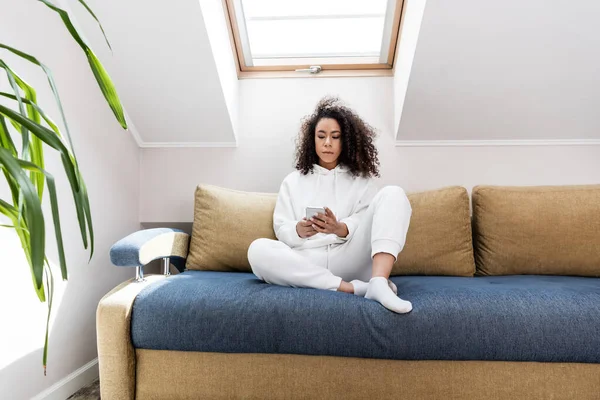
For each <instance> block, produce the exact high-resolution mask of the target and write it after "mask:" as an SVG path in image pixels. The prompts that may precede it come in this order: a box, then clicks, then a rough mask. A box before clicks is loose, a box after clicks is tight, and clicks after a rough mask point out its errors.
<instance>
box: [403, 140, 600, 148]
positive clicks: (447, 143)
mask: <svg viewBox="0 0 600 400" xmlns="http://www.w3.org/2000/svg"><path fill="white" fill-rule="evenodd" d="M597 145H600V139H515V140H396V147H457V146H465V147H467V146H597Z"/></svg>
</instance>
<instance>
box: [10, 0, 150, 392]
mask: <svg viewBox="0 0 600 400" xmlns="http://www.w3.org/2000/svg"><path fill="white" fill-rule="evenodd" d="M0 10H2V12H1V13H0V38H2V39H1V41H2V42H3V43H7V44H10V45H12V46H14V47H17V48H19V49H21V50H24V51H27V52H29V53H32V54H34V55H36V56H37V57H38V58H39V59H40V60H42V61H43V62H45V63H46V64H47V65H48V66H49V67H50V68H51V70H52V71H53V74H54V77H55V80H56V83H57V85H58V88H59V92H60V95H61V98H62V101H63V106H64V108H65V112H66V115H67V119H68V121H69V127H70V129H71V133H72V139H73V142H74V147H75V151H76V154H77V156H78V159H79V163H80V167H81V170H82V173H83V176H84V179H85V181H86V184H87V187H88V191H89V197H90V203H91V208H92V217H93V222H94V232H95V235H96V238H95V245H96V250H95V254H94V257H93V259H92V260H91V262H89V263H88V259H89V250H88V251H86V250H85V249H84V248H83V245H82V240H81V236H80V234H79V227H78V225H77V219H76V213H75V209H74V206H73V199H72V195H71V194H70V190H69V187H68V183H67V180H66V178H65V175H64V172H62V171H63V170H62V164H61V163H60V160H59V159H58V158H57V157H56V155H55V154H54V153H53V152H52V151H51V149H47V153H46V154H47V158H46V167H47V169H48V170H49V171H50V172H52V173H53V174H54V175H55V177H56V178H57V186H58V192H59V193H58V197H59V203H60V214H61V222H62V229H63V237H64V241H65V251H66V256H67V263H68V267H69V272H70V275H69V280H68V281H67V282H61V280H60V273H59V271H58V269H57V267H58V265H57V260H58V257H57V253H56V245H55V240H53V236H54V235H53V229H52V222H51V217H50V216H51V213H50V208H49V204H48V202H47V192H46V199H45V200H46V204H45V207H44V210H45V215H46V216H48V217H47V223H46V225H47V246H48V251H47V254H48V258H49V260H50V262H51V263H52V264H53V265H54V266H56V268H55V278H56V286H57V287H56V293H55V296H56V297H55V302H54V308H53V324H52V327H51V334H50V347H49V353H48V375H47V376H46V377H44V376H43V370H42V347H43V344H44V325H45V324H44V319H45V310H46V303H40V302H39V300H37V297H36V295H35V292H34V291H33V286H32V283H31V276H30V273H29V267H28V265H27V263H26V261H25V258H24V256H23V253H22V251H21V250H20V248H19V243H18V239H17V238H16V236H15V235H14V233H13V231H10V230H8V229H6V228H0V267H1V269H2V277H1V278H0V321H1V325H2V328H1V329H0V398H2V399H15V400H19V399H29V398H32V397H33V396H35V395H37V394H39V393H41V392H43V391H45V390H46V389H48V388H49V387H51V386H52V385H54V384H55V383H57V382H58V381H60V380H61V379H63V378H65V377H66V376H68V375H69V374H71V373H72V372H74V371H75V370H77V369H78V368H80V367H82V366H84V365H85V364H86V363H88V362H90V361H91V360H93V359H94V358H96V357H97V351H96V332H95V312H96V307H97V304H98V301H99V300H100V298H101V296H103V295H104V294H105V293H106V292H108V291H109V290H110V289H111V288H112V287H114V286H115V285H116V284H117V283H119V282H121V281H124V280H126V279H128V278H129V277H131V276H132V271H130V270H124V269H118V268H116V267H113V266H112V265H111V264H110V261H109V258H108V250H109V247H110V246H111V245H112V244H113V243H114V242H115V241H116V240H118V239H119V238H121V237H123V236H124V235H126V234H128V233H130V232H131V231H133V230H136V229H138V227H139V220H138V208H139V203H138V201H139V179H138V178H139V149H138V148H137V146H136V145H135V143H134V141H133V139H132V137H131V135H130V134H129V133H128V132H126V131H124V130H122V129H121V128H120V126H119V125H118V123H117V122H116V120H115V119H114V117H113V115H112V112H111V111H110V109H109V108H108V106H107V105H106V104H105V100H104V98H103V97H102V95H101V93H100V90H99V88H98V86H97V84H96V82H95V80H94V78H93V75H92V72H91V70H90V69H89V67H88V65H87V61H86V59H85V57H84V56H83V54H82V52H81V51H80V49H79V47H78V46H77V45H76V44H75V43H74V42H73V40H72V39H71V37H70V35H69V34H68V33H67V31H66V29H65V28H64V27H63V25H62V22H61V20H60V18H59V17H58V16H57V15H56V14H55V13H54V12H52V11H50V10H49V9H48V8H47V7H46V6H44V5H43V4H42V3H40V2H37V1H33V0H28V1H14V0H0ZM25 21H27V23H25ZM0 58H2V59H4V60H5V61H7V62H8V63H9V64H10V65H12V67H13V68H14V69H15V70H17V71H19V72H20V73H21V75H22V76H23V78H25V79H26V80H27V81H28V82H29V83H30V84H32V85H34V86H35V87H36V88H37V89H38V99H39V101H40V103H41V105H42V107H43V108H44V109H45V110H46V111H47V112H48V113H49V114H50V115H51V116H53V119H54V120H55V121H56V122H58V121H59V120H60V118H59V115H58V113H57V108H56V106H55V105H54V102H53V97H52V95H51V92H50V90H49V88H48V86H47V81H46V79H45V77H44V75H43V73H42V72H41V71H40V70H39V69H38V68H35V67H33V66H30V65H29V64H26V63H24V62H23V61H21V60H18V59H17V58H16V57H13V56H10V55H8V54H7V53H6V52H5V51H0ZM5 82H6V80H5V79H4V80H0V86H1V87H2V90H6V89H7V87H6V86H5ZM8 196H9V192H8V189H7V187H6V185H5V183H4V178H0V198H4V199H7V198H9V197H8ZM4 222H6V221H5V220H3V221H2V223H4ZM65 398H66V396H65Z"/></svg>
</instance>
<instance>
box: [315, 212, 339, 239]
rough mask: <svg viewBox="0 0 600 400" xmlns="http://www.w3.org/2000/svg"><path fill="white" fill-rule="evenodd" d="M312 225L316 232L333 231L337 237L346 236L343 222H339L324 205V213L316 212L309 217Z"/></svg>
mask: <svg viewBox="0 0 600 400" xmlns="http://www.w3.org/2000/svg"><path fill="white" fill-rule="evenodd" d="M310 222H312V224H313V225H312V227H313V229H314V230H315V231H316V232H320V233H335V234H336V235H337V236H339V237H346V236H348V227H347V226H346V224H345V223H343V222H339V221H338V220H337V218H336V217H335V214H333V211H331V210H330V209H329V208H328V207H325V214H321V213H318V214H317V215H315V216H314V217H312V218H311V219H310Z"/></svg>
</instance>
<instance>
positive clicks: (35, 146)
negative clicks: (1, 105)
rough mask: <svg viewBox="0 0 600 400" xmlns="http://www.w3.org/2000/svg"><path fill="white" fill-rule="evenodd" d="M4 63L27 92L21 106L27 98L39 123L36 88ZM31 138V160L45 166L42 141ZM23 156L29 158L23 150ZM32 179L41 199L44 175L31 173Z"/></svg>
mask: <svg viewBox="0 0 600 400" xmlns="http://www.w3.org/2000/svg"><path fill="white" fill-rule="evenodd" d="M2 64H3V68H4V69H5V70H6V73H7V74H8V75H11V76H12V78H13V79H14V81H16V83H17V85H18V86H19V87H20V88H21V89H22V90H23V92H24V93H25V99H22V98H21V97H17V100H18V101H19V106H21V105H22V103H23V102H24V101H25V100H28V101H27V102H26V104H27V107H26V108H27V115H28V116H29V119H31V120H32V121H34V122H36V123H38V124H39V123H40V114H39V113H38V111H37V109H36V107H34V106H33V104H35V103H36V102H37V94H36V92H35V89H34V88H33V87H32V86H31V85H29V84H28V83H27V82H25V81H24V80H23V79H22V78H21V77H20V76H19V75H17V74H16V73H15V71H13V70H12V69H11V68H10V67H9V66H8V65H6V63H2V60H0V67H2ZM21 114H22V112H21ZM21 127H22V128H23V129H26V128H24V127H23V126H22V125H21ZM29 140H30V142H31V153H30V157H31V161H32V162H34V163H35V164H36V165H38V166H40V167H41V168H44V152H43V145H42V142H41V141H40V139H39V138H38V137H37V136H33V137H32V138H31V139H29ZM23 158H24V159H27V153H25V152H23ZM30 179H31V181H32V182H33V183H34V185H35V187H36V189H37V192H38V197H39V198H40V200H41V199H42V197H43V196H44V177H43V176H42V175H40V174H31V175H30Z"/></svg>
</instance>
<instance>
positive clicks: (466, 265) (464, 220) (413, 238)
mask: <svg viewBox="0 0 600 400" xmlns="http://www.w3.org/2000/svg"><path fill="white" fill-rule="evenodd" d="M407 197H408V199H409V201H410V204H411V207H412V210H413V211H412V216H411V220H410V225H409V227H408V233H407V235H406V244H405V246H404V249H403V250H402V251H401V252H400V254H399V255H398V260H397V261H396V263H395V264H394V267H393V268H392V275H453V276H473V274H474V273H475V261H474V258H473V242H472V233H471V216H470V206H469V193H468V192H467V189H465V188H464V187H460V186H451V187H445V188H441V189H437V190H428V191H423V192H415V193H407Z"/></svg>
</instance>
